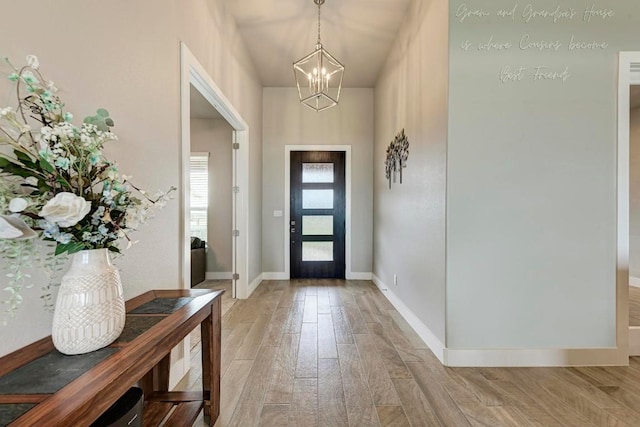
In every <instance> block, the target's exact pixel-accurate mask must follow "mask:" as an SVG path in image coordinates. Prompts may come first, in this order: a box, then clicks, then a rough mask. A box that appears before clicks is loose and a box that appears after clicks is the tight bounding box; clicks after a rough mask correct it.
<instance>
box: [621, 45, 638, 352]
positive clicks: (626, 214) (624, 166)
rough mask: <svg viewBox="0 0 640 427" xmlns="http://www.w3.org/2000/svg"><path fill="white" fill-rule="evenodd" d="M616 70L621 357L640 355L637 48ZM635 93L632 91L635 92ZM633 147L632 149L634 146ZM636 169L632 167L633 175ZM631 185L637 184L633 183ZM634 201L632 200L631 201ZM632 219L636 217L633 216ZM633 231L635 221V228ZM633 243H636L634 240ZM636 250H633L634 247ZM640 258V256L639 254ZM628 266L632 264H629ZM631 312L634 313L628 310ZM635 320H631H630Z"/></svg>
mask: <svg viewBox="0 0 640 427" xmlns="http://www.w3.org/2000/svg"><path fill="white" fill-rule="evenodd" d="M618 72H619V74H618V180H617V181H618V203H617V215H618V236H617V241H618V255H617V273H616V274H617V277H616V312H617V318H616V325H617V326H616V343H617V347H618V349H619V351H620V352H621V354H620V357H622V356H623V354H622V353H624V357H628V356H632V355H640V326H635V325H632V324H630V320H631V319H630V310H629V309H630V298H629V294H630V292H629V291H630V286H629V285H633V284H635V278H634V276H633V274H635V273H634V271H633V270H632V269H635V268H636V266H635V260H631V263H630V255H631V256H633V257H634V258H635V257H636V256H640V254H630V240H631V238H632V229H630V216H631V215H634V213H633V211H632V209H634V207H633V206H632V204H631V203H630V199H632V198H636V197H637V196H636V195H635V194H632V193H631V185H630V184H631V181H630V168H631V166H632V162H633V163H635V160H633V159H632V158H631V157H630V148H631V141H630V139H631V131H632V129H631V126H632V123H631V118H632V113H631V110H632V107H633V105H632V92H635V91H637V89H635V86H637V85H640V52H620V58H619V71H618ZM634 96H635V95H634ZM634 151H635V150H634ZM635 174H637V171H634V175H635ZM634 188H640V187H636V186H635V184H634ZM633 204H634V205H635V202H634V203H633ZM634 222H635V218H634ZM633 232H634V233H635V224H634V230H633ZM639 243H640V242H639ZM634 246H635V244H634ZM634 252H635V251H634ZM638 259H639V260H640V258H638ZM630 267H631V268H630ZM631 315H633V313H632V314H631ZM632 323H634V322H632Z"/></svg>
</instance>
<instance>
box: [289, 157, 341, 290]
mask: <svg viewBox="0 0 640 427" xmlns="http://www.w3.org/2000/svg"><path fill="white" fill-rule="evenodd" d="M345 205H346V203H345V153H344V151H292V152H291V213H290V214H291V222H290V242H291V278H293V279H296V278H334V279H344V277H345V256H344V253H345V236H344V234H345Z"/></svg>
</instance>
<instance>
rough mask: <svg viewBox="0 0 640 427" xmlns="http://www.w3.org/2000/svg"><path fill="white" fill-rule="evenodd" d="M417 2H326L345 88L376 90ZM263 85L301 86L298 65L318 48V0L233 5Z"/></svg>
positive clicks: (326, 42) (242, 0)
mask: <svg viewBox="0 0 640 427" xmlns="http://www.w3.org/2000/svg"><path fill="white" fill-rule="evenodd" d="M410 1H411V0H326V2H325V3H324V4H323V5H322V7H321V15H322V16H321V27H322V28H321V36H322V44H323V46H324V48H325V49H326V50H327V51H329V52H330V53H331V54H332V55H333V56H334V57H335V58H336V59H337V60H339V61H340V62H342V64H344V66H345V72H344V81H343V85H342V86H343V87H373V86H374V85H375V82H376V79H377V77H378V73H379V72H380V70H381V68H382V66H383V65H384V62H385V60H386V58H387V55H388V53H389V50H390V48H391V45H392V44H393V41H394V40H395V38H396V35H397V33H398V30H399V28H400V26H401V25H402V22H403V21H404V16H405V13H406V11H407V8H408V5H409V3H410ZM227 4H228V7H229V8H230V10H231V13H232V14H233V15H234V16H235V18H236V22H237V24H238V27H239V30H240V33H241V35H242V38H243V39H244V41H245V44H246V45H247V48H248V49H249V54H250V55H251V57H252V59H253V63H254V65H255V66H256V69H257V71H258V74H259V76H260V79H261V81H262V85H263V86H267V87H291V86H295V79H294V75H293V67H292V64H293V62H295V61H297V60H299V59H301V58H302V57H304V56H305V55H307V54H308V53H311V52H312V51H313V50H314V49H315V45H316V40H317V36H318V18H317V14H318V7H317V6H316V5H315V3H314V2H313V0H227Z"/></svg>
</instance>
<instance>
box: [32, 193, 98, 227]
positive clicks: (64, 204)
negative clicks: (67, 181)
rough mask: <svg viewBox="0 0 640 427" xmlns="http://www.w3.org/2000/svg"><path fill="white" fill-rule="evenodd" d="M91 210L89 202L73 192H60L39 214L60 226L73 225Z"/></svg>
mask: <svg viewBox="0 0 640 427" xmlns="http://www.w3.org/2000/svg"><path fill="white" fill-rule="evenodd" d="M90 210H91V203H90V202H87V201H86V200H85V199H83V198H82V197H80V196H76V195H75V194H73V193H67V192H62V193H58V194H56V195H55V197H54V198H53V199H51V200H49V201H48V202H47V204H46V205H44V207H43V208H42V210H41V211H40V213H39V215H40V216H41V217H43V218H44V219H46V220H47V221H50V222H54V223H56V224H58V225H59V226H60V227H73V226H74V225H76V224H77V223H78V222H80V221H81V220H82V218H84V217H85V216H86V215H87V214H88V213H89V211H90Z"/></svg>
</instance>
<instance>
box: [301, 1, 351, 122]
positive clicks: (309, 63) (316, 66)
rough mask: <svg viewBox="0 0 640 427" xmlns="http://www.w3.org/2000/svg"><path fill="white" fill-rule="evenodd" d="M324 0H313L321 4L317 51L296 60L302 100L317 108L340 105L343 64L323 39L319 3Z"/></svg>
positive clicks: (314, 108)
mask: <svg viewBox="0 0 640 427" xmlns="http://www.w3.org/2000/svg"><path fill="white" fill-rule="evenodd" d="M324 1H325V0H313V2H314V3H315V4H317V5H318V42H317V43H316V50H314V51H313V52H311V53H310V54H308V55H307V56H305V57H304V58H302V59H301V60H299V61H297V62H294V63H293V73H294V74H295V78H296V85H297V86H298V95H299V96H300V102H301V103H303V104H304V105H306V106H307V107H309V108H311V109H312V110H315V111H322V110H326V109H327V108H330V107H333V106H334V105H338V100H339V99H340V89H341V87H342V76H343V74H344V65H342V64H341V63H340V61H338V60H337V59H335V58H334V57H333V56H331V54H330V53H329V52H327V50H326V49H325V48H323V47H322V42H321V41H320V6H322V5H323V4H324Z"/></svg>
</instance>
